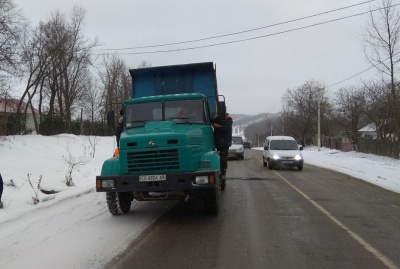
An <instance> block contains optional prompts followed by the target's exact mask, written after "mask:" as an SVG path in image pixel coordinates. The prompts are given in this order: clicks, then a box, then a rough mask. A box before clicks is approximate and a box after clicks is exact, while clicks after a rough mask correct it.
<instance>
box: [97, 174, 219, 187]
mask: <svg viewBox="0 0 400 269" xmlns="http://www.w3.org/2000/svg"><path fill="white" fill-rule="evenodd" d="M218 173H219V171H201V172H189V173H175V174H166V175H165V176H166V178H165V180H159V181H141V179H140V176H139V175H129V176H97V177H96V191H97V192H129V191H148V192H170V191H185V192H187V191H188V192H190V191H193V190H197V189H213V188H217V187H218V184H219V179H218Z"/></svg>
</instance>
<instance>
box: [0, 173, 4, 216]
mask: <svg viewBox="0 0 400 269" xmlns="http://www.w3.org/2000/svg"><path fill="white" fill-rule="evenodd" d="M2 194H3V178H2V177H1V174H0V208H3V202H2V201H1V195H2Z"/></svg>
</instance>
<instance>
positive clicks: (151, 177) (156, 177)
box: [139, 175, 167, 182]
mask: <svg viewBox="0 0 400 269" xmlns="http://www.w3.org/2000/svg"><path fill="white" fill-rule="evenodd" d="M163 180H167V175H141V176H139V182H144V181H163Z"/></svg>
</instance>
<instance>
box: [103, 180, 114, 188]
mask: <svg viewBox="0 0 400 269" xmlns="http://www.w3.org/2000/svg"><path fill="white" fill-rule="evenodd" d="M101 186H102V187H103V188H114V180H103V181H102V182H101Z"/></svg>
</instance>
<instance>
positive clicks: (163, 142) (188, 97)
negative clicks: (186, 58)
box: [96, 62, 226, 215]
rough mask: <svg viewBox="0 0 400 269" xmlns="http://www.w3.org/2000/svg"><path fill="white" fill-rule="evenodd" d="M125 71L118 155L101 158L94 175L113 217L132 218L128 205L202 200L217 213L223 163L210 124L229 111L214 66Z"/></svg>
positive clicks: (208, 208)
mask: <svg viewBox="0 0 400 269" xmlns="http://www.w3.org/2000/svg"><path fill="white" fill-rule="evenodd" d="M129 72H130V74H131V76H132V82H133V83H132V84H133V88H132V99H129V100H126V101H125V102H124V104H123V131H122V133H121V137H120V142H119V156H118V157H113V158H110V159H108V160H106V161H105V162H104V164H103V166H102V170H101V175H100V176H97V177H96V190H97V191H98V192H105V193H106V201H107V206H108V209H109V211H110V213H111V214H112V215H121V214H124V213H127V212H129V210H130V207H131V203H132V201H133V200H138V201H154V200H172V199H173V200H181V201H188V200H189V199H190V200H191V199H202V200H203V202H204V206H205V208H206V210H207V211H208V212H209V213H211V214H217V213H218V211H219V201H218V200H219V199H218V198H219V175H220V161H219V155H218V153H217V152H216V151H215V147H214V138H213V129H212V127H211V122H210V121H211V118H213V117H215V116H220V117H223V115H224V114H225V110H226V108H225V100H224V98H223V96H221V95H218V90H217V79H216V71H215V68H214V64H213V63H212V62H206V63H195V64H185V65H172V66H159V67H149V68H141V69H131V70H129ZM221 99H222V100H221Z"/></svg>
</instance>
